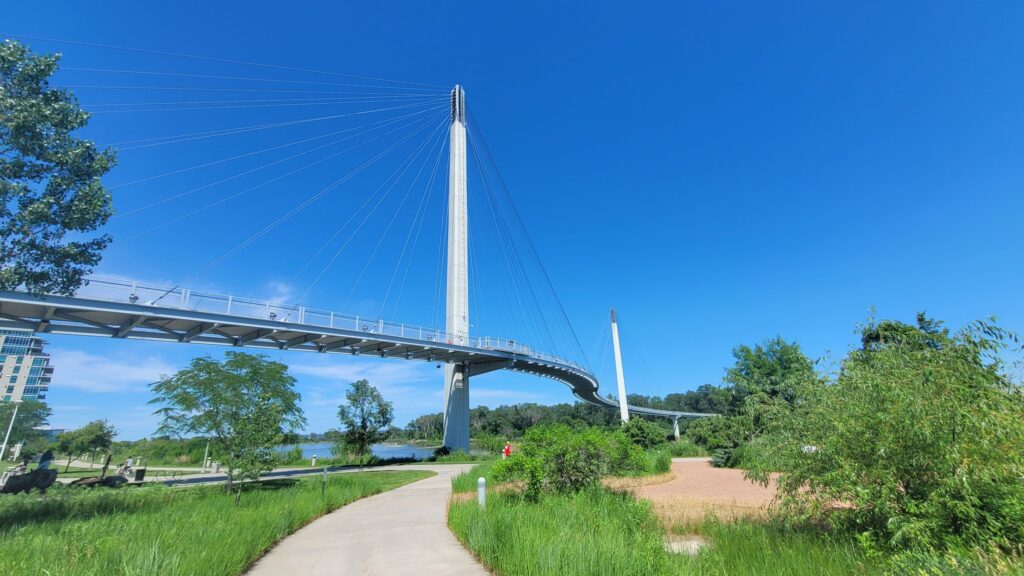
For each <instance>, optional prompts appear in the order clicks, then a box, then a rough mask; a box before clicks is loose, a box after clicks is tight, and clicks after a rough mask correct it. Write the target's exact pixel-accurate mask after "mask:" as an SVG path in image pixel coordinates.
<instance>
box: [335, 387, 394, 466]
mask: <svg viewBox="0 0 1024 576" xmlns="http://www.w3.org/2000/svg"><path fill="white" fill-rule="evenodd" d="M345 401H346V403H345V404H342V405H341V406H338V419H339V420H341V425H342V427H343V428H344V430H343V432H342V434H343V437H344V442H345V444H346V445H347V446H351V447H353V448H357V450H358V452H359V462H360V463H362V461H363V455H364V454H365V453H366V449H367V448H369V447H370V445H372V444H373V443H374V442H380V441H381V440H384V439H385V438H387V430H388V426H390V425H391V421H392V420H393V419H394V412H393V410H392V405H391V402H388V401H386V400H384V397H383V396H381V394H380V392H378V391H377V389H376V388H374V387H373V386H371V385H370V383H369V382H368V381H366V380H357V381H355V382H353V383H352V384H351V385H349V387H348V391H347V392H345Z"/></svg>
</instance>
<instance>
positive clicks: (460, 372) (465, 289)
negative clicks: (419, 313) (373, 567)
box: [444, 85, 469, 452]
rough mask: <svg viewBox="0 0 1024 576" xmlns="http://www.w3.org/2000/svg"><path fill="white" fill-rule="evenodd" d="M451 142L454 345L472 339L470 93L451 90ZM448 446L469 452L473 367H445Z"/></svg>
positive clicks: (450, 328) (450, 326) (449, 324)
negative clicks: (468, 158) (468, 196)
mask: <svg viewBox="0 0 1024 576" xmlns="http://www.w3.org/2000/svg"><path fill="white" fill-rule="evenodd" d="M451 103H452V120H451V128H450V130H449V132H450V134H449V142H448V290H447V294H446V306H445V311H446V312H445V331H446V332H447V333H448V339H449V340H450V342H451V343H452V344H457V345H466V344H468V342H469V214H468V210H467V204H466V93H465V92H464V91H463V90H462V86H459V85H456V86H455V88H454V89H452V97H451ZM444 404H445V406H444V445H445V446H447V447H448V448H450V449H451V450H465V451H467V452H468V451H469V368H468V367H467V366H464V365H451V364H449V365H446V366H445V368H444Z"/></svg>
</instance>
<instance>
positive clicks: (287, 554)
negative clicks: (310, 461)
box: [248, 464, 488, 576]
mask: <svg viewBox="0 0 1024 576" xmlns="http://www.w3.org/2000/svg"><path fill="white" fill-rule="evenodd" d="M471 467H472V465H469V464H455V465H451V464H449V465H441V464H436V465H412V466H401V467H397V468H394V469H397V470H431V471H434V472H437V476H433V477H431V478H427V479H426V480H420V481H419V482H414V483H412V484H408V485H406V486H402V487H401V488H396V489H395V490H391V491H388V492H384V493H383V494H378V495H376V496H371V497H370V498H364V499H362V500H359V501H356V502H353V503H352V504H349V505H348V506H345V507H343V508H341V509H339V510H337V511H335V512H332V513H331V514H328V515H327V516H324V517H323V518H320V519H319V520H316V521H315V522H312V523H311V524H309V525H307V526H306V527H304V528H302V529H300V530H299V531H298V532H296V533H294V534H292V535H291V536H289V537H287V538H285V539H284V540H282V541H281V542H280V543H279V544H278V545H277V546H276V547H274V548H273V549H272V550H271V551H270V552H269V553H268V554H267V555H266V556H264V557H263V559H262V560H260V561H259V562H258V563H257V564H256V565H255V566H254V567H253V568H252V570H250V571H249V572H248V574H249V576H280V575H282V574H284V575H289V574H292V575H299V574H301V575H302V576H319V575H327V574H330V575H332V576H355V575H371V576H372V575H379V576H402V575H406V574H408V575H415V576H432V575H434V574H437V575H444V576H487V575H488V572H487V571H486V570H485V569H484V568H483V567H482V566H481V565H480V564H478V563H477V562H476V560H474V559H473V557H472V556H471V555H470V554H469V552H467V551H466V550H465V549H464V548H463V547H462V545H461V544H459V542H458V540H456V539H455V536H453V535H452V533H451V532H450V531H449V530H448V522H447V518H446V513H447V507H448V497H449V495H450V494H451V478H452V476H454V475H456V474H460V473H461V472H464V471H465V470H468V469H469V468H471Z"/></svg>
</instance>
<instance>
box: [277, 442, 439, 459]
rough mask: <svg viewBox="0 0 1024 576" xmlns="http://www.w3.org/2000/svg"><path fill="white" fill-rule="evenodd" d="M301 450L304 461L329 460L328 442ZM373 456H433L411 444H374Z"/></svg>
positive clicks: (418, 457)
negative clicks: (315, 458)
mask: <svg viewBox="0 0 1024 576" xmlns="http://www.w3.org/2000/svg"><path fill="white" fill-rule="evenodd" d="M299 446H300V447H301V448H302V457H303V458H305V459H309V458H312V457H313V456H314V455H316V457H317V458H330V457H331V443H330V442H317V443H312V444H299ZM294 447H295V445H294V444H290V445H287V446H278V447H277V448H276V450H277V451H278V452H287V451H288V450H291V449H292V448H294ZM371 450H372V452H373V455H374V456H376V457H378V458H415V459H417V460H423V459H424V458H428V457H430V456H432V455H433V454H434V449H433V448H424V447H422V446H413V445H411V444H374V445H373V446H372V447H371Z"/></svg>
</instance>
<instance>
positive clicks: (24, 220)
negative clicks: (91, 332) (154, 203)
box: [0, 40, 115, 295]
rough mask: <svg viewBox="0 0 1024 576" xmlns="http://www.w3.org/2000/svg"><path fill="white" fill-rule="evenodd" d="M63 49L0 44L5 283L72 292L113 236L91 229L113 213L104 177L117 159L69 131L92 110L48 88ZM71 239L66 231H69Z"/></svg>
mask: <svg viewBox="0 0 1024 576" xmlns="http://www.w3.org/2000/svg"><path fill="white" fill-rule="evenodd" d="M59 60H60V57H59V55H53V54H51V55H43V56H40V55H35V54H32V53H30V52H29V50H28V48H27V47H25V46H23V45H22V44H20V43H18V42H15V41H13V40H6V41H4V42H3V43H2V44H0V289H3V290H14V289H18V288H21V287H24V288H25V289H27V290H29V291H30V292H45V293H56V294H64V295H70V294H72V293H73V292H74V291H75V289H77V288H78V287H79V286H81V285H82V284H83V282H84V276H85V275H86V274H88V273H89V272H90V271H91V269H92V267H93V266H95V265H96V264H98V263H99V261H100V257H101V252H102V251H103V249H104V248H106V247H107V245H108V244H109V243H110V237H109V236H107V235H100V236H95V237H90V233H92V232H94V231H96V230H97V229H98V228H99V227H100V226H102V225H103V224H105V223H106V222H107V220H108V219H109V218H110V216H111V214H112V213H113V207H112V203H111V199H110V194H109V193H108V192H107V190H106V189H105V188H104V186H103V183H102V182H101V181H100V178H101V177H102V176H103V175H104V174H106V173H107V172H108V171H109V170H110V168H111V167H112V166H113V165H114V161H115V159H114V152H113V151H112V150H111V149H109V148H108V149H106V150H98V149H97V148H96V146H95V145H94V144H93V143H92V142H90V141H88V140H83V139H80V138H76V137H75V136H73V135H72V133H73V132H74V131H75V130H78V129H80V128H82V127H84V126H85V125H86V123H87V122H88V120H89V114H88V113H87V112H85V111H84V110H82V109H81V108H80V107H79V105H78V101H77V99H75V97H74V96H72V95H71V94H70V93H68V92H67V91H64V90H60V89H56V88H51V87H50V85H49V78H50V76H52V75H53V73H54V72H55V71H56V70H57V63H58V61H59ZM69 234H70V235H71V238H72V239H70V240H69V239H68V238H67V237H68V235H69Z"/></svg>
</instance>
